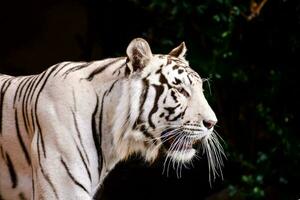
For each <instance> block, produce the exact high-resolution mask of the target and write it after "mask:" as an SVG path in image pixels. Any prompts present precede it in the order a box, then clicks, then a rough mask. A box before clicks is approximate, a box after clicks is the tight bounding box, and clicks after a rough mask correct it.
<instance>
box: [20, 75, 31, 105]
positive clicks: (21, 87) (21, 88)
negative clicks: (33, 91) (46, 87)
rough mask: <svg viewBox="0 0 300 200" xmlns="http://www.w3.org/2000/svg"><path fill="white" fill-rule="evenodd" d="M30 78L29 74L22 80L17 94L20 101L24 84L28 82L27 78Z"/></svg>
mask: <svg viewBox="0 0 300 200" xmlns="http://www.w3.org/2000/svg"><path fill="white" fill-rule="evenodd" d="M30 78H31V76H26V77H25V78H24V79H25V81H24V82H22V86H20V91H19V94H18V95H19V96H18V100H19V101H20V99H21V96H22V93H23V89H24V87H25V85H26V84H27V83H28V80H29V79H30Z"/></svg>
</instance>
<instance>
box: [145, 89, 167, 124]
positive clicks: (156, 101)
mask: <svg viewBox="0 0 300 200" xmlns="http://www.w3.org/2000/svg"><path fill="white" fill-rule="evenodd" d="M153 87H154V88H155V91H156V94H155V99H154V104H153V108H152V109H151V111H150V113H149V116H148V122H149V125H150V126H151V127H152V128H155V125H154V123H153V121H152V115H153V114H154V113H155V112H156V111H157V110H158V105H157V104H158V100H159V97H160V96H161V94H162V93H163V92H164V87H163V86H161V85H153Z"/></svg>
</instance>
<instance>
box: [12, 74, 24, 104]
mask: <svg viewBox="0 0 300 200" xmlns="http://www.w3.org/2000/svg"><path fill="white" fill-rule="evenodd" d="M26 80H27V78H23V79H22V80H21V81H20V83H19V84H18V88H17V90H16V91H15V96H14V106H15V104H16V100H17V96H18V92H19V90H20V88H21V85H22V84H23V82H24V81H26Z"/></svg>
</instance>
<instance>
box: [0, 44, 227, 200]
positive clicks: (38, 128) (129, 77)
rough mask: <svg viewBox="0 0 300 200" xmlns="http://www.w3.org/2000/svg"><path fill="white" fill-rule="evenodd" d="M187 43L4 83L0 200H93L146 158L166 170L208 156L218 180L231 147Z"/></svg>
mask: <svg viewBox="0 0 300 200" xmlns="http://www.w3.org/2000/svg"><path fill="white" fill-rule="evenodd" d="M185 51H186V48H185V45H184V43H182V44H181V45H180V46H179V47H177V48H175V49H174V50H173V51H171V52H170V54H168V55H154V54H152V52H151V49H150V47H149V45H148V43H147V42H146V41H145V40H143V39H140V38H137V39H135V40H133V41H132V42H131V43H130V44H129V46H128V48H127V56H126V57H120V58H111V59H105V60H101V61H94V62H88V63H86V62H63V63H59V64H57V65H54V66H52V67H50V68H49V69H47V70H45V71H44V72H43V73H41V74H39V75H33V76H22V77H12V76H7V75H1V76H0V199H5V200H10V199H21V200H24V199H61V200H67V199H93V196H94V195H95V193H96V192H97V190H99V188H100V187H101V184H102V183H103V180H104V178H105V177H106V175H107V174H108V173H109V171H111V170H112V169H113V168H114V166H115V165H116V164H117V163H118V162H119V161H121V160H125V159H126V158H127V157H128V156H129V155H131V154H132V153H140V154H141V155H142V156H144V157H145V160H147V161H153V160H155V158H156V157H157V155H158V152H159V151H160V150H163V151H164V152H165V153H166V162H165V167H166V169H167V170H168V168H169V167H168V165H170V163H173V165H175V168H176V166H177V170H178V169H179V168H180V167H181V166H182V164H186V163H188V162H190V161H191V160H192V158H193V157H194V155H195V152H196V151H195V149H194V148H193V145H194V144H195V143H197V142H200V143H201V144H202V145H203V150H206V152H207V154H208V156H209V160H211V161H210V162H209V166H210V167H209V169H210V170H211V172H212V174H213V176H215V175H216V174H217V173H218V172H219V171H218V169H219V168H220V165H221V164H222V163H221V162H222V160H221V154H222V148H221V146H220V144H219V143H218V141H217V138H216V137H215V136H214V133H213V131H212V130H213V125H214V124H215V123H216V121H217V119H216V116H215V114H214V113H213V111H212V110H211V108H210V107H209V105H208V103H207V101H206V100H205V97H204V95H203V92H202V80H201V78H200V76H199V75H198V74H197V73H196V72H194V71H193V70H192V69H191V68H190V67H189V65H188V62H187V61H186V60H185V58H184V54H185Z"/></svg>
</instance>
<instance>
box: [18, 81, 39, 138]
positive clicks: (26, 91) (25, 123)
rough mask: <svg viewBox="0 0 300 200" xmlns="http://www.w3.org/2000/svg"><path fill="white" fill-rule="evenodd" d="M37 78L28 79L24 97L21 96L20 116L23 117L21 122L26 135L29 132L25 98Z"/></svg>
mask: <svg viewBox="0 0 300 200" xmlns="http://www.w3.org/2000/svg"><path fill="white" fill-rule="evenodd" d="M36 78H37V77H36V76H35V77H30V80H29V81H28V83H29V84H28V86H26V89H25V92H24V95H23V99H22V116H23V121H24V127H25V130H26V133H27V134H29V131H28V123H29V122H28V121H29V120H28V115H27V110H25V109H26V108H27V106H26V102H25V100H26V96H27V95H28V91H30V90H29V88H30V87H32V85H33V83H34V80H35V79H36Z"/></svg>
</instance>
